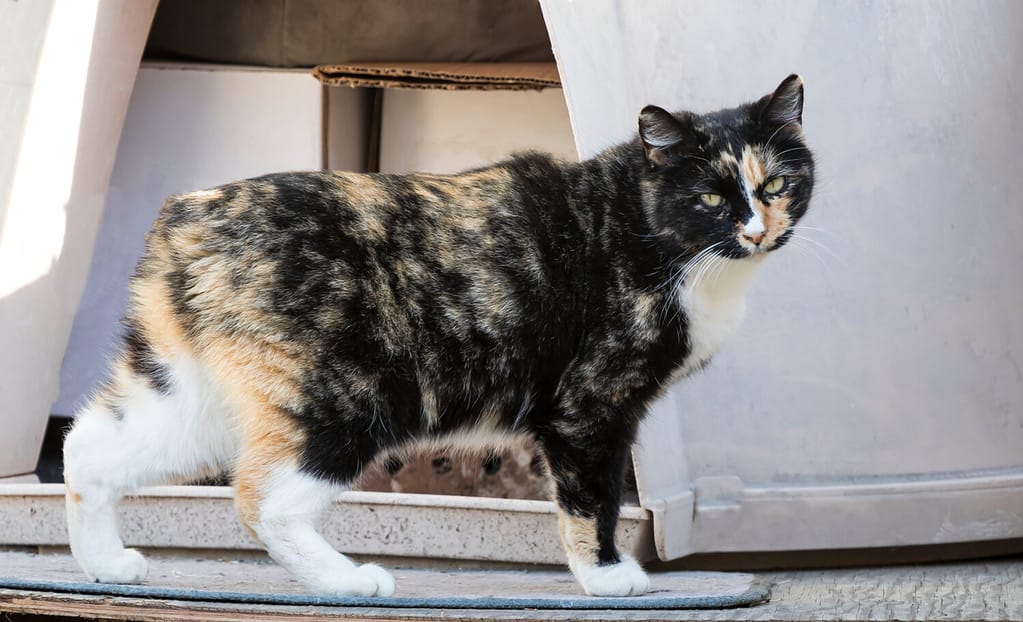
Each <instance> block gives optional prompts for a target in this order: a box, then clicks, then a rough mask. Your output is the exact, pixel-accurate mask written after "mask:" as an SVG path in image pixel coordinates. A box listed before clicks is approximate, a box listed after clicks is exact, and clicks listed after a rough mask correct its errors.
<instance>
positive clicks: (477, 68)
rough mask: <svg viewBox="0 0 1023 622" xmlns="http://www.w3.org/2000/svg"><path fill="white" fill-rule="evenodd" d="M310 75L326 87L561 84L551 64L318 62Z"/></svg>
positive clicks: (512, 88)
mask: <svg viewBox="0 0 1023 622" xmlns="http://www.w3.org/2000/svg"><path fill="white" fill-rule="evenodd" d="M313 76H315V77H316V79H318V80H319V81H320V82H322V83H323V84H325V85H327V86H347V87H368V88H384V89H394V88H398V89H445V90H473V91H491V90H510V91H519V90H529V89H534V90H541V89H545V88H551V87H560V86H561V80H560V78H559V77H558V67H557V65H555V64H554V63H422V62H408V63H406V62H373V63H347V64H344V65H319V66H317V67H315V68H313Z"/></svg>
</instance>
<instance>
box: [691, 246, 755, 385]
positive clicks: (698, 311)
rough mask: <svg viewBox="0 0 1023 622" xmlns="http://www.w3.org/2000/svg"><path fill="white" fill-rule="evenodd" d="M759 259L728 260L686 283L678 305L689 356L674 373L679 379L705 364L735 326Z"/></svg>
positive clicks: (742, 312) (740, 316)
mask: <svg viewBox="0 0 1023 622" xmlns="http://www.w3.org/2000/svg"><path fill="white" fill-rule="evenodd" d="M762 259H763V257H762V256H759V257H754V258H746V259H739V260H729V261H728V263H727V264H726V265H725V266H724V267H722V268H721V270H720V271H719V272H717V273H716V275H715V276H705V277H704V278H702V279H700V280H698V281H697V282H696V283H691V284H686V285H685V286H683V287H682V289H681V291H680V292H679V303H680V304H681V305H682V309H683V311H684V312H685V314H686V318H687V320H688V335H687V336H688V343H689V353H688V355H687V356H686V358H685V360H684V361H683V362H682V367H681V368H680V369H679V371H678V373H677V374H676V376H675V377H676V379H679V378H683V377H685V376H687V375H689V374H690V373H692V372H694V371H696V370H698V369H700V368H701V367H703V366H704V365H706V364H707V363H708V362H709V361H710V359H711V358H712V357H713V356H714V355H715V354H716V353H717V351H718V350H720V349H721V346H722V345H724V343H725V342H726V341H727V340H728V338H729V337H731V336H732V334H734V333H735V330H736V329H737V328H738V327H739V323H740V322H741V321H742V318H743V316H744V315H745V312H746V290H747V288H748V286H749V282H750V279H751V278H752V277H753V274H754V273H755V272H756V270H757V268H758V267H759V266H760V264H761V263H762Z"/></svg>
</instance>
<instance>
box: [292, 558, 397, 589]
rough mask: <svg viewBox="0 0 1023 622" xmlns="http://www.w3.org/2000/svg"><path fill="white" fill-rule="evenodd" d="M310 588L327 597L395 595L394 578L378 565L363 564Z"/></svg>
mask: <svg viewBox="0 0 1023 622" xmlns="http://www.w3.org/2000/svg"><path fill="white" fill-rule="evenodd" d="M309 588H310V589H312V590H313V591H314V592H317V593H319V594H323V595H325V596H390V595H391V594H394V577H392V576H391V573H389V572H387V571H386V570H384V569H383V568H381V567H380V566H377V565H376V564H363V565H361V566H359V567H357V568H352V569H350V570H345V571H344V572H341V573H338V574H335V575H333V576H329V577H324V578H323V579H321V580H319V581H316V582H314V583H311V584H310V585H309Z"/></svg>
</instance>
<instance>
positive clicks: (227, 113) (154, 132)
mask: <svg viewBox="0 0 1023 622" xmlns="http://www.w3.org/2000/svg"><path fill="white" fill-rule="evenodd" d="M335 91H336V92H335V93H333V94H332V96H331V97H330V98H329V100H327V99H326V98H325V95H324V87H322V86H321V85H320V84H319V83H318V82H317V81H316V80H314V79H312V78H310V76H309V73H308V71H305V70H300V71H293V70H276V69H256V68H246V67H232V66H216V65H188V64H173V65H168V64H151V65H144V66H143V67H142V68H141V69H140V70H139V73H138V77H137V78H136V81H135V89H134V92H133V93H132V98H131V103H130V104H129V109H128V115H127V118H126V120H125V124H124V130H123V133H122V134H121V141H120V145H119V147H118V153H117V162H116V164H115V166H114V172H113V175H112V177H111V180H110V189H109V194H108V200H107V206H106V211H105V213H104V215H103V221H102V224H101V227H100V231H99V234H98V237H97V241H96V252H95V253H94V254H93V258H92V266H91V269H90V273H89V280H88V284H87V286H86V291H85V294H84V296H83V298H82V302H81V304H80V305H79V308H78V312H77V314H76V316H75V320H74V325H73V328H72V333H71V339H70V341H69V343H68V347H67V350H66V352H65V355H64V362H63V366H62V368H61V378H60V387H61V390H60V397H59V398H58V400H57V402H56V404H55V405H54V407H53V413H54V414H57V415H65V416H70V415H72V414H73V412H74V409H75V408H76V407H78V406H80V405H81V404H82V402H83V401H84V399H85V397H86V396H87V395H88V393H89V391H91V390H92V388H94V387H95V386H96V384H97V383H98V382H99V381H100V380H101V379H102V378H103V376H104V374H105V373H106V368H107V359H108V358H109V356H110V355H112V354H113V353H114V352H116V349H117V346H118V335H119V333H120V326H119V320H120V317H121V315H122V314H123V312H124V307H125V302H126V297H127V287H128V280H129V277H130V276H131V273H132V271H133V269H134V266H135V263H136V262H137V260H138V257H139V256H140V255H141V253H142V251H143V248H144V242H143V236H144V235H145V233H146V231H148V230H149V228H150V226H151V225H152V222H153V219H154V218H155V217H156V213H157V210H158V209H159V208H160V206H161V205H162V204H163V201H164V199H165V198H166V197H167V196H168V195H171V194H175V193H182V192H188V191H190V190H198V189H201V188H208V187H211V186H215V185H218V184H223V183H226V182H230V181H235V180H238V179H244V178H247V177H254V176H258V175H262V174H265V173H272V172H277V171H288V170H309V169H313V170H315V169H320V168H323V167H324V164H329V165H330V166H331V167H333V168H345V169H350V170H362V169H363V168H364V166H365V153H366V140H367V128H366V119H367V118H368V115H369V105H370V98H369V94H368V93H367V92H366V91H364V90H360V89H344V90H341V89H335ZM328 128H329V129H328ZM328 131H329V132H330V133H331V134H332V136H331V138H330V140H326V137H325V134H326V132H328ZM327 144H329V145H330V147H329V148H327V147H326V146H325V145H327Z"/></svg>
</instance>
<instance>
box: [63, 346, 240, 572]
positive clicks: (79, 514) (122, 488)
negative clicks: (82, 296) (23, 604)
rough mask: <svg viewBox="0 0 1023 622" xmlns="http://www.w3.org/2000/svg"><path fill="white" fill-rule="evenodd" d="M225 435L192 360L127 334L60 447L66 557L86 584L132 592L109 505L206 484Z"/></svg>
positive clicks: (135, 567)
mask: <svg viewBox="0 0 1023 622" xmlns="http://www.w3.org/2000/svg"><path fill="white" fill-rule="evenodd" d="M234 453H235V442H234V438H233V433H232V432H231V430H230V429H229V425H228V423H227V421H226V418H225V417H224V412H223V408H222V406H221V405H220V403H219V402H218V400H217V399H216V398H215V397H214V396H213V394H212V392H211V388H210V386H209V384H208V383H207V382H206V380H205V378H204V375H203V373H202V370H201V369H200V368H199V366H198V364H197V363H196V361H195V360H194V359H193V358H191V357H190V356H188V355H186V354H184V353H180V352H179V353H176V354H175V355H173V356H167V357H164V356H161V355H159V354H157V353H156V352H155V351H154V350H153V349H152V347H151V345H150V344H149V343H148V340H147V339H146V338H145V337H144V336H143V335H142V334H141V332H140V331H139V330H136V329H129V334H128V336H127V338H126V345H125V352H124V354H123V355H122V357H121V359H120V360H119V361H118V362H117V363H116V364H115V367H114V375H113V378H112V379H111V381H110V382H109V384H108V385H107V386H106V387H104V388H103V389H102V390H101V391H100V393H99V394H98V395H97V396H96V397H94V398H93V399H92V400H91V401H90V402H89V403H88V404H87V405H86V406H85V407H84V408H83V409H82V410H80V411H79V412H78V414H77V415H76V417H75V421H74V424H73V426H72V428H71V431H70V432H69V433H68V436H67V438H66V439H65V442H64V478H65V483H66V488H67V492H66V505H67V520H68V537H69V541H70V544H71V552H72V553H73V554H74V557H75V559H76V560H77V561H78V563H79V565H80V566H81V567H82V569H83V570H84V571H85V573H86V574H87V575H88V576H89V578H90V579H92V580H94V581H99V582H102V583H139V582H141V581H143V580H144V579H145V577H146V572H147V564H146V561H145V559H143V557H142V555H141V554H139V553H138V552H137V551H135V550H133V549H125V547H124V544H123V542H122V540H121V536H120V534H119V532H118V525H117V514H116V504H117V502H118V500H119V499H120V498H121V497H122V496H124V495H126V494H130V493H131V492H133V491H134V490H135V489H136V488H138V487H139V486H145V485H159V484H167V483H183V482H184V481H187V480H191V479H195V478H198V477H202V476H205V475H211V474H215V473H216V472H218V471H219V470H220V469H221V468H224V467H226V466H227V465H229V464H230V461H231V459H232V458H233V455H234Z"/></svg>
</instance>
